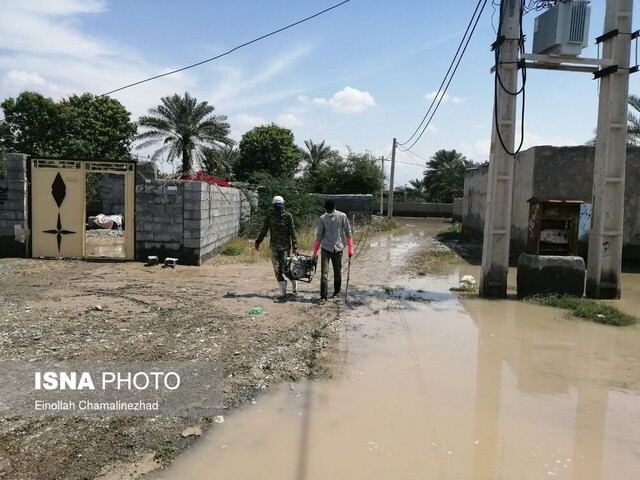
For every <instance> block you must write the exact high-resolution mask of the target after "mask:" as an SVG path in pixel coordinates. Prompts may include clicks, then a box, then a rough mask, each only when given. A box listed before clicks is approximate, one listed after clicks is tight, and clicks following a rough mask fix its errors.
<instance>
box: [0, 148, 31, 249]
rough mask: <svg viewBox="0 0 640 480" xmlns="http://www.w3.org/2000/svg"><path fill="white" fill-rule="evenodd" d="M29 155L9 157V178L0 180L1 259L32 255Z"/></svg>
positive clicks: (11, 155)
mask: <svg viewBox="0 0 640 480" xmlns="http://www.w3.org/2000/svg"><path fill="white" fill-rule="evenodd" d="M27 185H28V184H27V156H26V155H22V154H11V153H9V154H7V178H6V179H5V180H0V257H21V258H24V257H26V256H27V255H28V253H29V252H28V248H29V241H28V240H29V235H28V227H29V222H28V218H29V217H28V196H27V194H28V190H27Z"/></svg>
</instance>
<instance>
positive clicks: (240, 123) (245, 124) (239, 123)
mask: <svg viewBox="0 0 640 480" xmlns="http://www.w3.org/2000/svg"><path fill="white" fill-rule="evenodd" d="M229 123H231V125H232V127H233V128H234V129H236V128H237V127H240V128H241V129H244V130H251V129H252V128H254V127H258V126H260V125H266V124H268V123H269V122H268V121H267V119H265V118H263V117H258V116H256V115H248V114H244V113H241V114H239V115H233V116H232V117H231V118H230V119H229Z"/></svg>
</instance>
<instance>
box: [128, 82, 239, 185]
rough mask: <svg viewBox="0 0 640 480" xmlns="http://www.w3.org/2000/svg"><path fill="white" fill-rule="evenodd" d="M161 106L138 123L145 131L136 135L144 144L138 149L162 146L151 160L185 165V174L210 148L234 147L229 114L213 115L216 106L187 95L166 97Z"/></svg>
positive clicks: (163, 98)
mask: <svg viewBox="0 0 640 480" xmlns="http://www.w3.org/2000/svg"><path fill="white" fill-rule="evenodd" d="M160 101H161V102H162V104H161V105H158V106H157V107H155V108H151V109H149V114H148V115H143V116H141V117H140V119H139V120H138V125H139V126H140V127H142V128H144V129H146V130H145V131H144V132H141V133H140V134H138V135H137V136H136V140H137V141H139V142H140V143H139V144H138V145H137V146H136V148H138V149H140V148H146V147H150V146H152V145H158V144H160V145H161V147H160V148H158V149H157V150H156V151H155V152H154V153H153V155H152V156H151V159H152V160H154V161H158V160H160V159H164V157H165V155H166V160H167V161H168V162H172V163H173V162H174V161H175V160H177V159H179V160H180V161H181V162H182V172H183V174H186V173H189V172H191V170H192V167H193V163H194V160H196V161H199V162H201V161H202V160H203V159H204V151H205V148H207V147H214V146H216V145H233V140H231V139H230V138H229V137H228V135H229V124H228V123H227V121H226V120H227V117H226V116H225V115H213V111H214V110H215V107H214V106H213V105H209V104H208V103H207V102H198V100H197V99H195V98H193V97H192V96H191V95H189V93H188V92H185V94H184V96H183V97H181V96H180V95H178V94H173V95H171V96H167V97H162V98H161V99H160Z"/></svg>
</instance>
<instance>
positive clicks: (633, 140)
mask: <svg viewBox="0 0 640 480" xmlns="http://www.w3.org/2000/svg"><path fill="white" fill-rule="evenodd" d="M629 106H630V107H631V108H632V109H633V110H635V111H636V112H638V113H640V97H639V96H638V95H629ZM627 144H628V145H633V146H636V147H637V146H640V116H638V114H636V113H633V112H632V111H631V109H629V124H628V126H627Z"/></svg>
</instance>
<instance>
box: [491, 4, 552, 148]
mask: <svg viewBox="0 0 640 480" xmlns="http://www.w3.org/2000/svg"><path fill="white" fill-rule="evenodd" d="M527 1H528V0H521V4H520V12H519V16H520V19H519V20H520V39H519V50H520V53H524V31H523V29H522V17H523V15H524V11H525V6H526V2H527ZM541 1H542V3H548V2H545V0H538V2H537V3H540V2H541ZM529 3H530V4H531V1H530V0H529ZM503 5H504V9H503V8H502V7H501V8H500V19H499V28H498V34H497V38H496V42H495V43H494V44H493V47H494V52H495V77H494V92H493V93H494V102H493V117H494V127H495V131H496V136H497V138H498V141H499V142H500V145H501V146H502V148H503V149H504V151H505V152H507V154H508V155H510V156H513V157H515V156H516V155H517V154H518V153H519V152H520V150H522V146H523V145H524V136H525V135H524V131H525V128H524V123H525V122H524V119H525V103H526V102H525V100H526V83H527V69H526V64H525V63H524V62H522V63H520V62H518V64H519V66H520V71H521V72H522V87H521V88H520V89H519V90H517V91H515V92H514V91H511V90H509V89H508V88H507V87H506V86H505V84H504V82H503V81H502V78H501V76H500V65H504V63H503V62H501V61H500V50H501V48H502V44H503V43H504V40H505V39H504V37H503V36H502V35H501V34H500V33H501V32H502V24H503V22H504V16H505V13H506V7H507V4H506V2H503ZM499 89H502V91H503V92H504V93H506V94H507V95H511V96H514V97H517V96H519V95H520V94H522V105H521V111H522V113H521V121H520V129H521V130H520V143H519V144H518V147H517V148H516V149H515V150H514V151H511V150H510V149H509V147H508V146H507V145H506V143H505V141H504V138H503V137H502V133H501V132H500V122H499V119H498V90H499Z"/></svg>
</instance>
